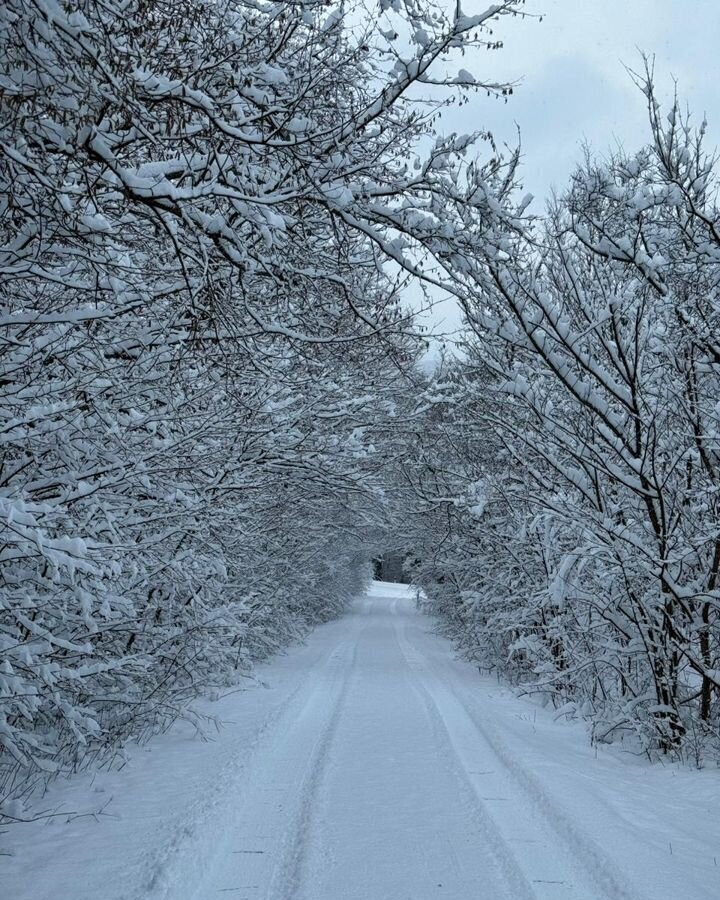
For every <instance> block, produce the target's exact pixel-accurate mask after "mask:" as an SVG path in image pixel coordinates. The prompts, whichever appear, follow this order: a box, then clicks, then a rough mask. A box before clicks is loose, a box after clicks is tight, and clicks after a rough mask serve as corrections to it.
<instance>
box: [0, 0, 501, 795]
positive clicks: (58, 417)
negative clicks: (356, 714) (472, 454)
mask: <svg viewBox="0 0 720 900" xmlns="http://www.w3.org/2000/svg"><path fill="white" fill-rule="evenodd" d="M515 6H516V4H515V3H514V2H511V3H506V4H502V5H500V6H499V7H498V6H494V7H491V8H489V9H488V10H487V12H485V13H483V14H481V15H477V16H472V17H468V16H464V15H462V14H460V13H459V11H458V12H457V14H455V15H451V16H450V17H449V18H448V17H447V16H446V15H445V14H444V13H443V11H442V9H441V8H439V7H438V8H434V7H432V6H429V5H428V6H424V8H419V7H417V6H416V5H415V4H408V5H402V6H401V5H400V4H396V3H393V4H385V3H383V4H382V7H383V12H382V16H381V21H380V22H377V21H376V20H375V18H376V17H375V16H373V17H372V19H371V20H368V21H363V20H362V18H361V16H360V13H359V11H358V10H350V11H347V13H346V16H345V17H344V16H343V14H342V13H341V11H340V9H339V8H337V9H336V8H333V7H328V5H327V4H326V3H325V2H321V0H298V2H270V0H268V2H265V0H261V2H254V0H253V2H246V0H232V2H229V3H222V4H219V3H216V2H215V0H199V2H198V0H193V2H192V3H190V2H185V0H180V2H178V3H173V4H166V3H164V2H160V0H130V2H122V3H121V2H114V0H110V2H107V3H96V2H94V0H79V2H75V3H70V2H67V3H65V2H62V3H56V2H46V0H8V2H7V3H4V4H3V5H2V8H1V9H0V235H1V239H0V245H1V246H0V272H1V273H2V280H1V282H0V383H1V384H2V391H1V393H0V415H1V417H2V422H1V423H0V442H1V444H2V456H1V457H0V544H1V547H0V751H1V752H0V799H1V798H3V797H5V798H7V797H12V796H18V795H22V794H23V792H24V791H27V790H30V789H31V788H32V784H33V778H44V777H46V776H47V774H48V773H52V772H55V771H63V770H67V769H68V768H72V767H74V766H79V765H82V764H84V763H85V762H86V761H87V760H88V759H90V758H94V757H95V756H96V755H97V754H102V753H105V752H106V751H107V750H108V749H110V748H112V747H114V746H116V745H117V743H118V742H119V741H121V740H122V739H124V738H126V737H128V736H130V735H138V734H142V733H146V732H147V731H149V730H152V729H155V728H157V727H160V726H162V725H163V724H164V723H167V722H168V721H170V720H172V719H173V718H174V717H176V716H177V715H179V714H182V712H183V710H185V709H186V707H187V702H188V700H189V699H191V698H192V697H193V696H194V695H195V694H196V693H197V692H198V691H200V690H205V689H207V688H208V687H210V686H212V685H217V684H223V683H227V682H228V681H230V680H232V679H233V678H234V677H237V673H238V671H242V670H244V669H245V668H246V667H247V666H248V665H249V664H250V663H251V662H252V660H254V659H257V658H258V657H261V656H263V655H265V654H267V653H269V652H272V651H273V650H274V649H276V648H278V647H279V646H281V645H282V644H284V643H286V642H287V641H288V640H290V639H291V638H293V637H295V636H298V635H300V634H302V633H304V631H305V630H306V629H307V628H308V627H310V626H312V625H313V624H315V623H317V622H321V621H324V620H325V619H327V618H329V617H330V616H333V615H335V614H336V613H337V612H338V611H339V610H340V609H341V608H342V606H343V604H344V603H345V602H346V601H347V600H348V598H349V597H351V596H352V595H353V594H354V593H356V592H357V591H358V590H360V589H361V587H362V586H363V584H364V583H365V581H366V580H367V577H368V568H367V564H366V560H367V559H368V558H370V557H371V556H372V555H373V554H374V553H375V551H376V550H377V548H378V547H379V546H382V528H383V526H384V525H385V523H386V521H387V512H388V510H387V500H386V496H385V494H384V492H383V489H382V486H383V483H384V481H385V480H386V475H385V471H384V461H383V459H382V453H381V450H382V448H383V447H384V446H385V445H384V444H383V443H382V441H381V440H379V439H378V438H379V436H381V435H384V434H387V432H388V430H389V428H388V423H390V422H392V421H394V417H395V397H396V396H397V395H398V393H401V392H402V391H403V390H405V388H406V386H407V382H408V376H409V375H411V369H412V365H413V360H414V358H415V356H416V354H417V349H418V345H419V341H418V340H417V336H416V335H415V334H414V333H413V330H412V327H411V324H410V322H409V320H408V318H407V316H406V314H405V313H404V312H403V310H402V308H401V306H400V304H399V301H398V296H399V291H400V288H401V287H402V281H403V278H406V277H409V275H410V274H412V273H418V272H419V269H420V267H421V265H422V257H423V253H425V254H427V253H434V252H435V251H436V250H438V249H441V250H442V251H443V252H445V253H449V252H451V250H452V248H453V246H454V242H455V241H456V237H455V236H456V234H457V233H458V228H457V224H458V222H461V216H460V213H459V212H458V207H457V203H456V201H457V200H459V197H456V198H455V199H453V196H454V192H455V187H454V185H455V184H456V183H457V178H458V172H459V171H460V166H461V164H462V155H463V154H464V152H465V149H466V147H467V145H468V141H469V139H465V138H463V139H459V138H456V137H452V138H450V139H448V140H442V139H438V140H437V141H436V142H435V143H434V145H432V146H431V147H430V149H429V150H428V151H427V152H425V153H424V155H423V153H421V154H420V156H419V157H418V158H417V162H416V167H413V161H414V160H416V152H415V150H416V147H417V146H418V142H421V143H422V146H424V147H426V146H428V136H429V135H430V132H431V129H432V123H433V116H434V114H435V112H434V108H432V107H431V108H430V109H429V111H427V110H426V109H423V108H422V107H414V106H413V105H412V104H410V103H408V102H407V99H406V95H407V92H408V90H410V89H411V88H413V86H415V85H417V84H422V83H423V82H425V81H429V80H432V82H433V83H434V84H437V83H443V82H445V83H449V84H454V85H456V88H455V90H457V91H460V92H462V91H467V90H471V89H475V88H477V87H484V88H487V89H488V90H489V91H491V92H498V93H500V92H501V90H502V86H499V85H494V84H492V83H489V84H487V85H481V84H479V83H478V82H475V81H474V80H472V79H471V78H469V76H468V77H463V78H459V77H457V76H454V75H452V74H451V75H446V74H445V73H443V72H442V66H443V62H444V60H445V59H446V58H447V57H448V55H449V54H453V53H455V52H457V51H458V50H459V49H462V47H463V46H464V45H466V44H468V43H470V42H478V43H483V42H488V41H489V38H488V37H487V26H488V25H489V24H490V23H491V22H492V21H493V20H495V19H497V17H498V16H501V15H504V14H505V13H508V12H510V11H512V9H513V8H514V7H515ZM346 19H347V20H348V21H349V22H352V23H353V27H352V28H350V27H348V25H347V24H346ZM396 41H397V43H396ZM401 45H402V47H403V49H402V50H398V49H396V48H398V47H400V46H401ZM431 66H432V67H433V77H432V79H431V78H430V74H429V73H430V68H431ZM438 66H439V67H440V70H439V71H438V69H437V67H438ZM466 74H467V73H465V75H466ZM430 144H432V142H430ZM468 190H469V187H468ZM388 260H390V261H392V262H393V264H394V266H395V271H400V272H404V273H405V274H404V275H400V276H398V275H391V274H389V272H390V271H391V270H390V269H386V268H385V263H386V262H387V261H388ZM423 277H426V278H428V279H429V280H431V281H432V280H437V277H438V275H437V274H427V275H424V276H423Z"/></svg>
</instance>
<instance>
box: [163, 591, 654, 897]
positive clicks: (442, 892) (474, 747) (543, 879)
mask: <svg viewBox="0 0 720 900" xmlns="http://www.w3.org/2000/svg"><path fill="white" fill-rule="evenodd" d="M343 626H344V627H343V628H342V629H341V630H340V631H339V633H338V635H337V641H336V643H335V645H334V646H331V647H330V648H328V651H329V652H327V653H326V654H325V655H323V656H322V658H321V659H320V660H318V661H317V662H316V664H315V665H314V666H313V668H312V669H310V670H309V671H308V672H306V673H305V676H304V679H303V681H302V683H301V684H300V686H299V687H298V689H297V690H296V691H295V692H294V693H293V694H292V696H291V697H290V698H289V700H288V702H287V703H286V705H285V706H284V708H283V709H282V712H281V713H280V714H279V715H278V717H277V718H276V720H275V722H274V723H273V726H272V728H271V729H270V731H269V733H267V734H266V735H265V736H264V739H263V746H262V748H261V749H259V748H258V749H257V750H256V752H255V754H254V759H253V762H252V764H251V765H250V767H249V769H248V771H247V773H246V776H245V778H244V779H243V782H244V786H243V789H242V791H240V792H239V795H238V796H237V798H236V800H235V801H234V802H233V803H232V806H233V813H232V816H229V817H228V820H227V824H226V828H225V830H224V833H223V836H222V839H221V840H220V841H219V842H218V843H217V844H216V845H215V846H214V847H213V848H212V851H211V853H210V854H209V857H208V858H207V859H206V860H205V862H204V865H203V866H202V867H201V868H202V870H204V871H203V872H202V875H201V877H200V878H199V881H198V883H197V884H196V885H195V889H194V891H193V892H191V893H190V894H188V897H192V898H193V900H208V898H216V897H217V898H219V897H232V898H236V900H246V898H247V900H260V898H262V900H431V898H433V900H434V898H438V900H439V898H443V900H475V898H477V900H481V898H482V900H502V898H513V900H523V898H527V900H530V898H536V900H544V898H571V900H585V898H588V900H590V898H592V900H595V898H613V900H622V898H631V897H637V895H636V894H633V893H632V892H631V891H630V890H629V889H628V888H626V886H625V885H624V884H623V883H622V880H621V879H619V878H618V877H617V875H616V873H615V872H614V866H613V865H612V864H611V862H610V861H609V860H606V859H604V858H603V855H602V851H601V850H600V849H599V848H598V847H596V846H591V845H588V844H586V843H583V841H582V839H581V838H579V836H578V835H576V834H574V833H573V831H572V828H571V827H570V828H564V823H563V822H562V821H560V822H558V819H557V815H556V814H555V813H554V812H553V811H551V812H550V813H548V811H547V810H546V809H544V808H543V805H544V800H545V798H544V796H543V795H542V793H537V792H536V794H535V795H534V792H533V788H534V785H533V783H532V781H529V782H528V780H527V775H526V773H522V772H520V773H519V772H518V771H516V770H515V768H514V765H513V760H511V759H508V758H504V754H503V750H502V748H499V747H498V746H497V745H494V742H493V738H492V735H491V733H490V732H488V730H487V726H486V725H485V724H484V723H483V722H482V721H481V720H480V719H479V718H478V715H477V713H476V712H475V710H474V709H473V706H472V703H471V702H470V701H471V696H470V695H471V694H472V693H473V691H474V689H476V687H477V677H476V673H475V672H473V670H472V669H470V668H469V667H461V668H458V667H457V666H453V665H452V662H453V660H452V657H451V656H449V655H448V652H447V645H446V644H440V643H439V640H438V638H437V637H435V636H434V635H433V634H432V633H430V631H429V628H428V620H427V619H425V618H423V617H421V616H419V615H418V613H417V612H416V611H415V608H414V604H413V602H412V600H411V599H410V598H409V597H408V596H407V593H406V592H404V591H403V592H402V593H400V592H399V591H398V590H397V588H394V587H385V588H383V586H382V585H379V584H376V585H375V586H374V591H373V592H372V593H371V594H370V595H369V596H368V597H366V598H364V599H362V600H360V601H358V603H357V605H356V606H355V607H354V609H353V610H352V612H351V613H350V614H349V615H347V616H346V617H345V618H344V619H343ZM174 890H176V891H177V890H178V887H177V886H176V887H175V888H174Z"/></svg>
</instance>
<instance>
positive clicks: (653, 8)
mask: <svg viewBox="0 0 720 900" xmlns="http://www.w3.org/2000/svg"><path fill="white" fill-rule="evenodd" d="M486 6H487V0H465V2H464V3H463V9H464V12H465V13H466V14H468V15H472V14H473V13H477V12H480V11H481V10H483V9H485V8H486ZM526 9H527V10H528V11H530V12H533V13H538V14H542V15H543V20H542V22H538V21H537V20H536V19H527V20H525V21H522V20H520V19H519V18H513V19H507V20H505V22H504V23H503V25H502V26H501V28H499V29H496V36H497V37H499V38H501V39H502V40H503V41H504V49H503V50H501V51H498V52H493V53H489V52H487V51H477V55H476V58H475V59H473V58H472V56H466V57H465V59H463V61H462V66H463V67H464V68H467V69H469V70H470V71H472V72H473V74H474V75H475V76H476V77H477V78H478V79H482V78H487V79H488V80H490V79H507V80H520V81H521V84H520V85H519V87H518V88H517V89H516V90H515V92H514V94H513V96H512V97H511V98H510V99H509V102H508V103H507V104H504V103H503V102H502V101H494V100H492V99H488V98H486V97H485V95H477V96H475V97H473V98H471V100H470V103H469V104H468V105H467V106H463V107H462V108H460V109H450V110H448V111H447V112H446V113H445V114H444V116H443V130H444V131H460V132H467V131H472V130H474V129H475V128H481V127H484V128H489V129H490V130H491V131H492V132H493V133H494V135H495V137H496V139H498V140H500V141H501V142H502V141H503V140H505V141H508V142H511V143H514V142H515V140H516V130H515V129H516V124H517V126H519V128H520V131H521V134H522V146H523V155H524V162H523V173H524V181H525V185H526V187H527V189H528V190H529V191H531V192H532V193H533V194H535V196H536V197H537V201H536V205H535V209H536V210H537V211H540V210H541V209H542V205H543V202H544V198H545V197H546V196H547V195H548V194H549V192H550V189H551V187H552V186H553V185H554V186H557V187H558V188H562V187H563V185H564V184H565V182H566V181H567V178H568V175H569V174H570V172H571V171H572V169H573V167H574V165H575V163H576V162H577V161H578V160H579V159H580V156H581V145H582V142H583V141H587V142H588V143H589V144H590V145H591V146H592V147H593V149H594V150H596V151H597V152H598V153H602V152H603V151H605V150H607V149H608V148H609V147H612V146H613V145H617V143H618V142H619V143H621V144H623V145H624V146H625V147H626V148H627V149H628V150H633V149H634V148H636V147H638V146H640V144H641V143H642V142H643V141H644V140H645V137H646V134H647V131H646V119H645V108H644V97H643V96H642V95H641V94H640V92H639V91H638V89H637V88H636V87H635V86H634V85H633V83H632V81H631V79H630V77H629V76H628V74H627V72H626V71H625V68H624V64H626V65H628V66H630V67H631V68H634V69H638V68H639V67H640V66H641V59H640V51H641V50H642V51H645V52H647V53H649V54H654V55H655V71H656V76H657V83H658V85H659V87H660V91H659V95H660V97H661V99H665V98H667V99H669V98H670V97H671V95H672V90H673V80H672V79H673V77H675V78H676V79H677V81H678V91H679V94H680V96H681V98H682V99H683V100H684V101H687V103H688V104H689V106H690V108H691V110H692V111H693V113H694V114H695V115H696V117H697V120H698V121H700V120H701V119H702V117H703V115H706V116H707V119H708V123H709V131H708V134H709V140H710V142H711V143H713V144H717V143H720V79H719V78H718V76H719V74H720V63H719V62H718V52H719V46H720V2H718V0H685V2H682V0H602V2H594V0H527V5H526ZM500 32H502V33H500ZM433 319H434V320H435V321H436V322H440V321H444V322H445V325H446V327H451V326H452V325H453V324H454V323H455V322H456V321H457V316H456V314H455V312H454V308H453V307H452V306H448V305H446V304H443V308H442V310H437V311H436V314H435V315H434V316H433Z"/></svg>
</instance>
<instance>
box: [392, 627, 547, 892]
mask: <svg viewBox="0 0 720 900" xmlns="http://www.w3.org/2000/svg"><path fill="white" fill-rule="evenodd" d="M401 629H403V626H402V625H401V624H400V622H399V621H397V622H395V623H394V634H395V640H396V642H397V645H398V652H399V653H400V655H401V657H402V658H403V659H404V661H405V663H406V665H407V667H408V669H409V670H410V673H411V676H410V677H408V683H409V684H410V686H411V687H412V688H413V690H414V691H415V693H416V694H417V696H418V697H419V699H420V702H421V703H422V704H423V707H424V708H425V710H426V711H427V716H428V720H429V721H430V724H431V727H432V730H433V737H434V738H435V740H436V742H437V743H438V744H439V745H440V750H441V753H440V756H441V758H442V759H443V760H444V761H446V762H447V764H448V768H449V769H450V770H451V772H452V774H453V776H454V777H455V779H456V781H457V782H458V785H459V787H460V790H461V791H462V793H463V795H464V796H465V797H466V798H467V799H468V801H469V803H470V805H471V808H472V816H473V819H474V821H475V823H476V825H477V826H478V829H479V831H480V833H481V835H482V838H483V840H484V841H485V843H486V845H487V847H488V848H489V849H490V851H491V853H492V861H493V862H494V864H495V867H496V871H497V874H498V876H499V877H500V879H501V880H502V881H503V882H504V883H505V884H506V885H507V896H508V897H511V898H512V900H537V894H536V892H535V891H534V890H533V888H532V886H531V884H530V882H529V881H528V879H527V878H526V876H525V874H524V873H523V871H522V869H521V867H520V866H519V865H518V862H517V859H516V858H515V855H514V853H513V852H512V850H511V849H510V848H509V847H508V845H507V843H506V842H505V840H504V838H503V836H502V834H501V833H500V831H499V829H498V828H497V826H496V825H495V822H494V821H493V819H492V816H491V815H490V814H489V812H488V810H487V808H486V807H485V805H484V804H483V803H482V801H481V800H480V798H479V797H478V794H477V791H476V790H475V787H474V785H473V783H472V781H471V779H470V777H469V774H468V772H467V769H466V767H465V765H464V763H463V760H462V759H461V757H460V755H459V753H458V751H457V749H456V746H455V744H454V742H453V738H452V734H451V732H450V730H449V728H448V726H447V724H446V722H445V720H444V718H443V716H442V714H441V712H440V710H439V708H438V704H437V702H436V700H435V698H434V697H433V695H432V693H431V692H430V691H429V690H428V688H427V686H426V685H425V684H424V681H423V678H422V675H421V673H422V671H423V667H422V664H421V662H420V660H419V658H418V656H417V655H416V654H415V652H414V650H412V648H411V647H410V646H409V644H408V643H407V641H406V640H405V639H404V637H403V636H402V634H401V633H400V631H401ZM403 630H404V629H403ZM412 676H414V677H412ZM455 858H456V861H457V857H455ZM498 900H499V898H498Z"/></svg>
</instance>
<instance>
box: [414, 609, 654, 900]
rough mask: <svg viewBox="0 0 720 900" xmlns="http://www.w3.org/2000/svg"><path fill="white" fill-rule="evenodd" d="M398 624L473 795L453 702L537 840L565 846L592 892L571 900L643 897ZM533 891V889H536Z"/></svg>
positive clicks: (564, 855)
mask: <svg viewBox="0 0 720 900" xmlns="http://www.w3.org/2000/svg"><path fill="white" fill-rule="evenodd" d="M400 627H401V629H402V631H403V634H402V635H400V634H398V641H399V643H400V646H401V649H402V650H403V653H404V654H405V655H406V658H407V659H408V663H409V664H410V665H412V666H414V667H415V668H416V669H417V671H418V672H420V673H422V682H421V683H422V685H423V690H424V691H425V693H426V695H427V696H428V698H429V700H430V701H431V702H432V705H433V707H434V709H435V713H436V715H437V716H438V717H439V718H440V720H441V721H442V725H443V728H444V730H445V732H446V734H447V736H448V739H449V742H450V744H451V745H452V746H453V752H454V755H455V757H456V759H458V762H459V764H460V766H461V767H462V769H463V771H464V773H465V778H466V780H467V782H468V784H469V785H470V786H471V789H472V790H473V791H474V793H475V794H476V796H478V788H477V786H476V785H475V784H474V782H473V780H472V778H471V777H470V773H469V771H468V766H467V763H466V761H465V760H464V759H463V756H464V754H463V752H462V750H461V749H460V748H459V746H458V745H459V743H461V741H460V740H459V736H458V734H457V733H456V728H453V725H452V724H451V723H450V722H449V721H448V713H449V710H451V709H452V705H453V700H454V703H455V707H456V713H457V712H458V711H459V712H460V715H461V716H463V715H464V716H465V718H466V720H467V723H470V724H471V726H472V728H473V730H474V732H475V734H476V735H477V737H478V743H479V744H480V745H485V747H486V748H487V749H488V750H489V751H490V754H491V756H492V757H494V760H495V761H496V762H497V763H498V764H499V766H500V767H501V769H502V771H503V774H504V775H505V776H506V777H507V778H508V779H509V780H510V781H511V782H514V785H515V787H516V789H517V790H518V791H519V792H520V795H521V797H522V799H523V801H524V806H525V809H526V810H527V812H526V813H525V818H526V819H527V818H528V812H530V813H534V814H535V815H536V816H537V817H538V818H539V819H540V821H541V823H542V824H543V825H544V828H543V829H542V830H541V831H540V837H539V838H538V842H539V843H540V844H542V843H544V842H546V841H547V838H548V834H551V835H552V836H553V837H554V838H555V839H557V841H558V843H559V844H560V846H561V848H562V849H563V850H564V852H563V853H562V855H561V857H562V859H563V860H565V861H566V862H567V866H568V868H569V869H570V871H571V872H573V874H578V875H580V876H581V878H582V880H583V881H584V882H585V883H586V885H587V886H588V887H590V888H591V889H592V891H593V894H590V895H588V894H587V893H585V894H579V893H578V892H577V889H575V890H574V891H573V894H572V900H579V898H580V897H581V896H582V897H586V896H588V897H590V896H596V897H597V896H600V897H603V898H607V900H645V898H643V896H642V895H641V894H638V893H637V891H635V890H634V889H633V888H632V887H629V886H628V885H627V884H624V883H623V882H622V881H621V880H620V877H619V876H617V875H616V874H615V873H614V872H613V868H614V866H613V864H612V862H611V861H610V859H609V858H608V857H607V856H606V855H605V854H604V853H603V851H602V850H601V849H600V847H598V846H597V845H596V844H595V843H594V842H593V841H592V840H591V839H590V838H588V837H587V836H585V835H583V834H582V833H581V832H579V831H578V829H577V826H576V824H575V823H574V822H572V821H571V820H570V819H569V818H568V817H567V816H566V815H565V814H564V813H562V811H561V810H559V809H558V808H557V806H556V805H555V804H554V803H553V802H552V799H551V798H550V797H549V796H548V795H547V793H546V792H545V791H544V790H543V788H542V785H541V784H540V782H539V781H538V780H537V779H536V778H535V777H534V776H533V775H532V773H530V772H529V771H528V770H527V769H526V768H525V767H524V766H523V765H522V764H521V763H520V762H519V761H518V760H517V759H516V758H515V757H514V756H513V755H512V753H511V752H510V750H509V749H508V748H507V746H506V745H505V744H504V742H503V741H502V739H501V738H500V737H499V735H498V734H497V732H496V731H495V730H494V729H493V728H492V726H490V725H488V724H487V723H486V722H484V721H483V720H482V719H481V717H480V716H479V715H478V713H477V711H476V710H473V709H472V708H471V705H470V704H469V703H468V701H467V699H466V698H463V697H462V696H461V695H460V693H459V692H458V689H457V687H456V685H455V681H456V676H455V673H454V672H453V670H452V668H450V667H447V668H446V676H447V677H445V678H443V679H442V681H441V680H440V679H439V677H438V675H437V674H435V673H433V672H431V671H430V668H429V666H428V664H427V661H426V660H425V658H424V656H423V655H422V653H421V651H419V650H416V649H415V648H414V647H413V646H412V645H411V644H410V643H409V641H408V639H407V637H406V636H405V634H404V632H405V625H404V624H402V625H401V626H400ZM448 697H449V698H451V699H450V702H448ZM458 708H459V710H458ZM455 718H457V716H455ZM522 817H523V810H519V811H518V818H522ZM498 832H499V830H498ZM500 839H501V841H502V842H503V844H504V845H505V846H506V848H507V852H509V853H511V854H513V855H515V854H514V852H513V850H512V848H509V847H507V842H506V840H505V839H504V838H502V837H501V838H500ZM555 858H557V856H556V857H555ZM559 880H560V879H558V881H559ZM543 881H545V879H543ZM550 881H551V879H547V882H548V883H549V882H550ZM534 890H535V892H536V893H537V889H534ZM598 892H599V894H598Z"/></svg>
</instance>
